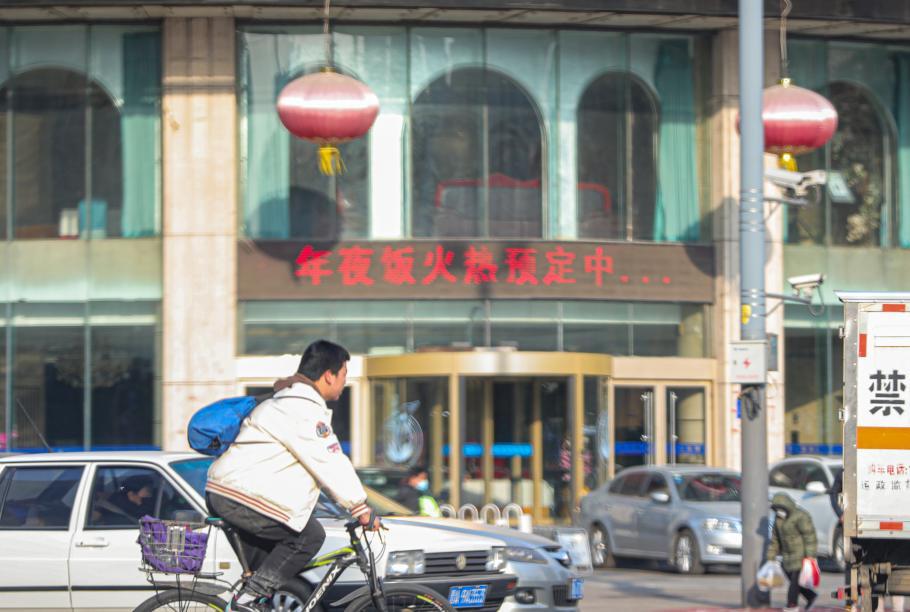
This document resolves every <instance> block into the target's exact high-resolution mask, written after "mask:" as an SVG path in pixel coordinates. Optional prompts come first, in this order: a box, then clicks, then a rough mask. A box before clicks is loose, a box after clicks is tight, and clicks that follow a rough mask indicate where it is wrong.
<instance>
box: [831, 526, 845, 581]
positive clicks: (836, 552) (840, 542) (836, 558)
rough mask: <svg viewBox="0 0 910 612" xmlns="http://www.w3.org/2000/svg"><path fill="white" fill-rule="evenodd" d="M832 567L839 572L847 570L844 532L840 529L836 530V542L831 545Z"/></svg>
mask: <svg viewBox="0 0 910 612" xmlns="http://www.w3.org/2000/svg"><path fill="white" fill-rule="evenodd" d="M831 565H833V566H834V569H835V570H836V571H838V572H843V571H844V570H845V569H847V559H846V555H844V532H843V530H842V529H841V528H840V527H838V528H837V529H835V530H834V541H833V542H832V543H831Z"/></svg>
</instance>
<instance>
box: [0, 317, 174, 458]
mask: <svg viewBox="0 0 910 612" xmlns="http://www.w3.org/2000/svg"><path fill="white" fill-rule="evenodd" d="M156 308H157V306H156V305H155V304H154V303H151V302H129V303H124V302H93V303H88V304H67V303H59V304H49V303H25V304H19V305H16V306H15V307H14V308H13V315H14V316H13V320H12V323H13V328H12V337H13V343H12V345H13V349H14V350H13V352H12V355H13V361H12V364H11V368H12V382H13V385H12V394H13V399H14V402H15V405H17V406H18V405H20V404H21V406H22V407H21V409H20V410H18V411H13V413H12V416H13V419H12V425H13V428H12V438H13V439H12V441H11V444H10V446H11V447H12V448H15V449H21V450H26V449H35V450H44V448H45V447H44V445H45V442H46V443H47V444H48V445H49V446H51V447H52V448H55V449H63V450H82V449H83V448H85V445H86V444H88V445H89V447H91V448H96V449H105V448H111V447H124V446H128V447H133V448H150V447H153V446H152V445H154V444H155V443H156V439H157V436H158V435H159V432H157V431H156V430H155V428H154V423H155V422H156V420H157V417H156V414H157V407H158V402H157V398H156V382H155V377H156V372H157V362H158V358H157V343H158V340H157V338H158V335H157V331H156V329H157V318H158V317H157V314H156ZM86 360H88V361H86ZM86 365H88V368H86ZM87 369H88V372H87V371H86V370H87ZM86 375H88V376H89V377H90V378H89V380H90V383H89V384H90V387H91V390H90V393H89V397H88V398H86V389H85V385H86ZM86 399H88V400H89V401H88V403H86V401H85V400H86ZM86 424H88V426H89V430H88V431H87V432H86V431H85V426H86Z"/></svg>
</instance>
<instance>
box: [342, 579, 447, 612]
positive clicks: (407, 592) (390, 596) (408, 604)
mask: <svg viewBox="0 0 910 612" xmlns="http://www.w3.org/2000/svg"><path fill="white" fill-rule="evenodd" d="M361 590H362V591H363V594H362V595H360V596H359V597H357V598H356V599H355V600H354V601H352V602H351V604H350V605H349V606H348V607H347V608H345V612H374V611H375V610H376V606H375V605H374V604H373V598H372V597H370V592H369V590H368V588H367V587H364V588H363V589H361ZM382 590H383V592H384V593H385V605H386V609H387V610H388V611H389V612H431V611H437V612H455V610H454V608H452V606H451V605H450V604H449V602H448V601H447V600H446V599H445V598H444V597H443V596H442V595H440V594H439V593H437V592H436V591H434V590H432V589H428V588H426V587H423V586H420V585H419V584H389V585H385V586H383V589H382Z"/></svg>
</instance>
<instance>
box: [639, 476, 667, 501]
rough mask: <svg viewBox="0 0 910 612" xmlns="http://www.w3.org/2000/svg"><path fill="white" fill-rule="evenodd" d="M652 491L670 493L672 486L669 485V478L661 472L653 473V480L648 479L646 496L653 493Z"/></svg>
mask: <svg viewBox="0 0 910 612" xmlns="http://www.w3.org/2000/svg"><path fill="white" fill-rule="evenodd" d="M651 493H667V494H669V493H670V487H669V486H668V485H667V479H666V478H664V477H663V476H661V475H660V474H652V475H651V480H649V481H648V486H647V488H646V489H645V496H648V495H651Z"/></svg>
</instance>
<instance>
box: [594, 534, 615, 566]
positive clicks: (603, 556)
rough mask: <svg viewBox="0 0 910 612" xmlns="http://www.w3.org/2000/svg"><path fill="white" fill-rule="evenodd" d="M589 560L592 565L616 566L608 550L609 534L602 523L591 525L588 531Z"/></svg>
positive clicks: (611, 553)
mask: <svg viewBox="0 0 910 612" xmlns="http://www.w3.org/2000/svg"><path fill="white" fill-rule="evenodd" d="M590 539H591V560H592V562H593V564H594V567H616V558H615V557H613V552H612V551H611V550H610V536H608V535H607V530H606V529H604V528H603V526H602V525H592V526H591V532H590Z"/></svg>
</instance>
